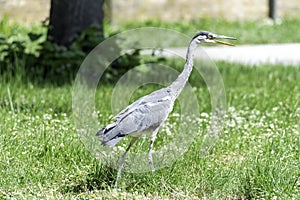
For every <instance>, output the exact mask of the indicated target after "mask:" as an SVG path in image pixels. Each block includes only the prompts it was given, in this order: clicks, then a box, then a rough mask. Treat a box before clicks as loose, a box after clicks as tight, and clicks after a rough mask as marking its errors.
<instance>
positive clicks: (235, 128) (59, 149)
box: [0, 19, 300, 199]
mask: <svg viewBox="0 0 300 200" xmlns="http://www.w3.org/2000/svg"><path fill="white" fill-rule="evenodd" d="M191 24H192V25H191ZM297 24H299V20H293V19H290V20H283V22H282V24H280V25H267V24H266V23H262V22H225V21H223V20H217V21H213V20H206V19H204V20H199V21H194V22H193V23H184V22H182V23H162V22H158V21H151V22H144V23H141V24H125V25H122V27H118V29H117V30H118V31H120V30H126V29H128V28H134V27H139V26H160V27H165V28H172V29H175V30H178V31H180V32H182V33H186V34H187V35H190V36H192V35H193V34H194V33H195V32H196V31H197V30H198V28H201V29H207V30H210V31H214V32H216V33H222V34H226V35H232V36H235V37H238V38H239V39H240V40H239V42H240V43H242V44H244V43H270V42H276V43H283V42H299V41H300V40H299V35H300V34H296V33H298V32H299V29H298V26H297ZM14 26H15V27H11V28H12V29H14V30H17V32H21V30H23V31H25V32H26V30H25V29H23V28H22V27H19V26H18V25H14ZM19 29H20V30H19ZM35 29H36V30H37V32H39V31H40V30H43V31H44V29H39V27H37V28H35ZM0 30H6V25H5V26H4V25H3V26H1V24H0ZM18 30H19V31H18ZM115 30H116V29H114V28H110V29H109V30H108V32H107V33H106V34H108V35H109V34H112V33H113V32H115ZM10 31H11V30H7V33H8V32H10ZM291 31H292V32H293V34H290V32H291ZM3 33H5V32H3ZM270 35H272V37H270ZM287 35H288V36H289V37H286V36H287ZM20 39H22V37H21V36H20ZM160 62H161V64H165V65H167V66H172V67H175V68H176V69H178V70H182V66H183V61H182V60H165V61H164V60H161V61H160ZM19 65H20V66H17V67H16V68H15V70H16V71H14V73H12V74H8V73H6V74H1V75H0V120H1V123H0V149H1V151H0V199H101V198H103V199H155V198H156V199H300V195H299V194H300V191H299V190H300V173H299V164H300V157H299V152H300V151H299V144H300V141H299V139H300V135H299V133H300V124H299V121H300V120H299V119H300V106H299V99H300V86H299V84H298V83H299V81H300V71H299V67H293V66H281V65H260V66H253V67H248V66H246V67H245V66H242V65H240V64H232V63H225V62H218V63H217V66H218V68H219V71H220V73H221V75H222V77H223V81H224V85H225V89H226V98H227V114H226V117H225V121H224V125H225V126H224V129H223V130H222V132H221V134H220V137H219V139H218V140H217V141H216V143H215V146H214V148H213V149H212V151H211V152H209V153H208V154H207V155H205V156H203V155H201V154H200V149H201V147H202V135H203V134H205V133H206V132H207V127H208V125H209V123H210V118H211V116H210V109H211V108H210V96H209V93H208V92H207V88H206V85H205V83H204V81H203V79H201V77H200V76H199V75H197V73H195V72H194V73H192V76H191V77H190V83H191V85H192V87H193V91H194V92H195V93H196V95H197V98H198V101H199V103H200V105H201V106H200V108H199V112H200V113H201V118H200V119H198V120H197V123H196V124H197V127H198V131H197V134H198V135H199V137H197V138H196V139H195V141H194V142H193V144H192V145H191V146H190V147H189V149H188V152H187V153H185V154H184V155H183V156H182V157H180V158H179V159H178V160H177V161H176V162H174V163H173V164H172V165H171V166H169V167H166V168H163V169H160V170H158V171H156V172H155V173H141V174H131V173H123V176H122V180H121V182H120V188H119V189H118V190H114V189H113V185H114V182H115V178H116V171H115V170H114V169H112V168H109V167H108V166H107V165H105V164H104V163H102V162H101V161H99V160H98V159H96V158H94V157H93V155H91V153H89V151H87V149H86V148H85V147H84V145H83V144H82V142H81V141H80V138H79V137H78V133H77V131H76V129H75V123H74V119H73V117H72V89H73V82H72V81H71V82H69V81H65V82H64V84H62V85H59V86H58V85H57V84H55V82H50V81H48V82H45V83H41V82H40V81H36V80H34V79H33V80H31V79H30V78H28V77H27V76H26V74H25V72H24V71H23V69H22V62H20V63H19ZM13 74H18V75H17V76H16V75H13ZM37 79H38V78H37ZM113 88H114V85H110V84H105V85H104V86H103V87H102V88H101V89H100V88H99V90H98V91H97V93H96V103H97V105H96V107H97V109H98V110H101V114H100V113H98V115H99V122H101V124H106V123H108V122H110V115H111V110H110V102H111V101H110V100H111V99H110V94H111V93H112V91H113ZM155 88H157V87H156V86H153V85H147V86H145V87H142V88H140V89H139V90H138V91H137V92H136V93H135V94H134V98H137V97H138V96H141V95H144V94H146V93H149V92H150V91H152V90H153V89H155ZM178 109H179V108H178V104H176V107H175V113H174V114H171V116H170V120H169V121H168V123H167V126H166V127H167V128H168V127H171V128H175V129H176V127H177V124H176V122H177V121H176V120H177V117H178ZM99 128H100V127H99ZM167 128H163V130H162V131H161V134H160V135H159V137H158V140H157V142H156V145H155V146H156V148H158V147H159V146H160V145H162V144H163V143H162V142H164V141H165V140H166V139H167V138H168V137H170V136H169V135H168V132H167ZM171 137H172V136H171ZM124 142H126V140H125V141H124ZM124 142H123V144H124ZM144 144H145V141H144V140H142V139H141V142H140V143H139V144H137V145H135V146H134V147H133V149H132V151H135V152H140V151H146V148H147V144H145V145H144ZM121 145H122V143H121ZM139 145H142V147H143V148H140V146H139ZM121 147H122V146H121ZM144 147H145V148H144Z"/></svg>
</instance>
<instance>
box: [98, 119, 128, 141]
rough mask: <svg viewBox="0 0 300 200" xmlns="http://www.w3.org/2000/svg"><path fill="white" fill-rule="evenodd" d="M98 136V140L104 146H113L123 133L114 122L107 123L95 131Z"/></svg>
mask: <svg viewBox="0 0 300 200" xmlns="http://www.w3.org/2000/svg"><path fill="white" fill-rule="evenodd" d="M96 136H99V137H100V142H101V144H102V145H104V146H110V147H112V146H115V145H116V144H117V143H118V142H119V141H120V140H121V139H122V138H123V137H124V136H125V135H123V134H122V133H121V132H120V130H119V128H118V126H117V125H116V123H113V124H109V125H107V126H106V127H104V128H103V129H101V130H99V131H98V132H97V133H96Z"/></svg>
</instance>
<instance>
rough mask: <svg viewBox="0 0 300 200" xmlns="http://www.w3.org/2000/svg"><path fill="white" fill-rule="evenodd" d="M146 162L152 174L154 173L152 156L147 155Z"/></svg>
mask: <svg viewBox="0 0 300 200" xmlns="http://www.w3.org/2000/svg"><path fill="white" fill-rule="evenodd" d="M148 162H149V166H150V169H151V171H152V172H154V171H155V168H154V165H153V160H152V154H149V155H148Z"/></svg>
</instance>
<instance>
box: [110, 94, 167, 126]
mask: <svg viewBox="0 0 300 200" xmlns="http://www.w3.org/2000/svg"><path fill="white" fill-rule="evenodd" d="M168 98H169V93H168V91H167V89H166V88H162V89H160V90H157V91H154V92H152V93H150V94H148V95H146V96H143V97H141V98H139V99H138V100H136V101H135V102H133V103H132V104H130V105H129V106H127V107H126V108H125V109H123V110H122V111H121V112H120V113H119V114H117V115H116V116H115V119H116V121H119V120H120V119H122V118H123V117H124V116H126V115H128V114H129V113H131V112H132V111H134V110H135V109H136V108H137V107H138V106H141V105H144V104H147V103H151V102H152V103H155V102H157V101H163V100H164V99H168Z"/></svg>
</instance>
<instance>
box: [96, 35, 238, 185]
mask: <svg viewBox="0 0 300 200" xmlns="http://www.w3.org/2000/svg"><path fill="white" fill-rule="evenodd" d="M217 39H229V40H236V38H233V37H228V36H224V35H217V34H214V33H211V32H207V31H201V32H199V33H197V34H196V35H195V36H194V37H193V38H192V40H191V41H190V43H189V46H188V49H187V54H186V62H185V65H184V69H183V71H182V72H181V74H180V75H179V76H178V77H177V79H176V80H175V81H174V82H173V83H171V84H170V85H169V86H167V87H165V88H162V89H159V90H157V91H154V92H152V93H150V94H148V95H146V96H143V97H141V98H139V99H138V100H136V101H135V102H134V103H132V104H131V105H129V106H127V107H126V108H125V109H124V110H122V111H121V112H120V113H119V114H117V115H116V116H115V121H114V122H113V123H112V124H109V125H107V126H105V127H104V128H102V129H101V130H99V131H98V132H97V134H96V135H97V136H99V137H100V141H101V144H102V145H104V146H115V145H116V144H117V143H118V142H119V141H120V140H121V139H122V138H124V137H125V136H132V139H131V141H130V144H129V146H128V147H127V149H126V151H125V152H124V154H123V155H122V157H121V158H120V163H119V170H118V175H117V180H118V178H119V177H120V174H121V170H122V168H123V166H124V162H125V157H126V154H127V152H128V151H129V149H130V148H131V146H132V145H133V144H134V143H135V141H136V140H137V139H138V138H139V137H140V136H141V135H142V134H144V133H146V132H150V133H152V134H151V138H150V146H149V152H148V162H149V165H150V169H151V170H152V171H154V166H153V161H152V149H153V144H154V140H155V138H156V135H157V133H158V130H159V128H160V126H161V125H162V124H163V122H164V121H165V120H166V118H167V117H168V115H169V113H170V112H171V111H172V109H173V106H174V102H175V100H176V98H177V97H178V96H179V94H180V93H181V91H182V89H183V88H184V86H185V84H186V82H187V81H188V78H189V76H190V74H191V72H192V69H193V57H194V52H195V50H196V48H197V46H198V45H199V44H201V43H214V44H223V45H229V46H234V45H233V44H231V43H227V42H224V41H220V40H217Z"/></svg>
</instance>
